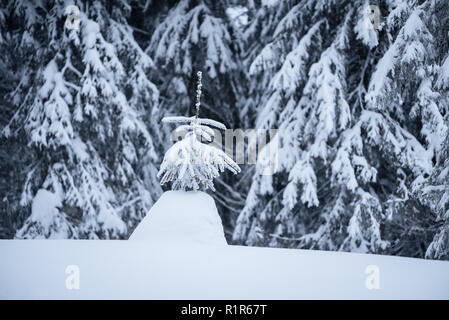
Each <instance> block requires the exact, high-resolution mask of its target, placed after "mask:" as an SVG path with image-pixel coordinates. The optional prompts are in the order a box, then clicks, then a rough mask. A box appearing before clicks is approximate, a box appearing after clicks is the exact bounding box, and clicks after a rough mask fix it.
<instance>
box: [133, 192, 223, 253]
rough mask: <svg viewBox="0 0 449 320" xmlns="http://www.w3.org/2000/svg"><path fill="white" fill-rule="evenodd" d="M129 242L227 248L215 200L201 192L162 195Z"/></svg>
mask: <svg viewBox="0 0 449 320" xmlns="http://www.w3.org/2000/svg"><path fill="white" fill-rule="evenodd" d="M129 240H145V241H151V242H153V243H161V244H166V243H204V244H213V245H227V242H226V239H225V236H224V232H223V225H222V222H221V218H220V216H219V215H218V211H217V208H216V207H215V201H214V200H213V199H212V197H211V196H209V195H208V194H206V193H204V192H199V191H167V192H165V193H164V194H162V196H161V198H160V199H159V200H158V201H157V202H156V203H155V204H154V206H153V207H152V208H151V210H150V211H149V212H148V214H147V216H146V217H145V218H144V219H143V220H142V221H141V222H140V224H139V225H138V226H137V228H136V229H135V230H134V232H133V233H132V234H131V236H130V237H129Z"/></svg>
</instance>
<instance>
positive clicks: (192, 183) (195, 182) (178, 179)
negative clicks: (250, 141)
mask: <svg viewBox="0 0 449 320" xmlns="http://www.w3.org/2000/svg"><path fill="white" fill-rule="evenodd" d="M201 87H202V83H201V71H199V72H198V87H197V91H196V99H197V101H196V104H195V107H196V113H195V116H194V117H190V118H189V117H165V118H163V119H162V121H163V122H167V123H184V124H183V125H181V126H179V127H178V128H177V129H176V130H185V131H187V133H186V135H185V136H184V138H183V139H182V140H181V141H178V142H176V143H175V144H174V145H173V146H172V147H171V148H170V149H169V150H168V151H167V153H166V154H165V157H164V160H163V162H162V165H161V168H160V170H159V173H158V176H159V177H160V178H161V184H162V185H164V184H165V183H167V182H170V181H172V182H173V184H172V189H173V190H180V189H181V190H186V189H189V190H198V189H200V188H204V189H208V188H210V189H212V190H214V191H215V188H214V184H213V179H214V178H216V177H218V176H219V175H220V172H222V171H224V170H225V169H229V170H230V171H231V172H233V173H234V174H236V173H238V172H240V168H239V166H238V165H237V164H236V163H235V162H234V161H233V160H232V159H231V158H230V157H229V156H228V155H227V154H226V153H225V152H223V150H221V149H218V148H215V147H213V146H211V145H208V144H204V143H202V139H204V140H206V141H207V142H212V138H213V136H214V131H213V130H212V129H211V128H210V127H208V126H212V127H215V128H217V129H221V130H226V127H225V126H224V125H223V124H222V123H220V122H217V121H214V120H210V119H200V118H199V117H198V114H199V108H200V98H201Z"/></svg>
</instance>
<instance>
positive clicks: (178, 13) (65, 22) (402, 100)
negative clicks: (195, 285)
mask: <svg viewBox="0 0 449 320" xmlns="http://www.w3.org/2000/svg"><path fill="white" fill-rule="evenodd" d="M0 3H1V6H0V75H1V76H0V110H1V113H0V141H1V142H0V145H1V148H0V238H2V239H12V238H16V239H43V238H51V239H128V237H129V235H130V234H131V233H132V231H133V230H134V229H135V227H136V226H137V224H138V223H139V222H140V221H141V220H142V219H143V217H144V216H145V214H146V213H147V212H148V211H149V209H150V208H151V207H152V205H153V203H154V202H155V201H156V200H157V199H158V198H159V197H160V195H161V194H162V192H163V190H165V186H161V185H160V182H159V179H158V177H157V174H158V170H159V168H160V165H161V162H162V159H163V157H164V154H165V152H166V151H167V150H168V148H169V147H170V146H171V145H172V142H171V141H170V136H171V131H170V128H169V127H168V126H164V125H162V124H161V119H162V118H163V117H167V116H172V115H181V116H186V117H190V116H193V115H194V114H195V96H196V93H195V90H196V74H197V71H199V70H201V71H202V77H203V87H202V98H201V99H202V101H201V117H202V118H209V119H213V120H215V121H219V122H221V123H223V124H225V125H226V127H227V128H233V129H238V128H239V129H242V130H247V129H265V130H270V129H277V137H276V138H277V139H278V156H277V159H278V166H277V170H276V172H274V173H273V174H271V175H266V174H261V173H262V172H261V171H262V170H263V167H262V166H261V165H258V164H249V163H248V164H244V165H240V167H241V172H240V173H239V174H237V175H234V174H232V173H229V172H228V173H225V174H222V175H221V178H217V179H215V181H214V182H215V184H214V185H215V189H216V190H215V192H213V193H212V192H211V195H212V196H213V197H214V199H215V202H216V205H217V208H218V212H219V213H220V216H221V218H222V220H223V224H224V227H225V234H226V238H227V241H228V243H230V244H239V245H249V246H269V247H281V248H299V249H315V250H331V251H348V252H362V253H376V254H388V255H399V256H408V257H417V258H428V259H442V260H449V130H448V127H449V1H447V0H247V1H244V0H222V1H214V0H176V1H175V0H167V1H157V0H113V1H106V0H105V1H98V0H90V1H88V0H86V1H76V0H73V1H62V0H53V1H50V0H11V1H7V0H0ZM249 144H250V142H249V141H248V143H247V146H249Z"/></svg>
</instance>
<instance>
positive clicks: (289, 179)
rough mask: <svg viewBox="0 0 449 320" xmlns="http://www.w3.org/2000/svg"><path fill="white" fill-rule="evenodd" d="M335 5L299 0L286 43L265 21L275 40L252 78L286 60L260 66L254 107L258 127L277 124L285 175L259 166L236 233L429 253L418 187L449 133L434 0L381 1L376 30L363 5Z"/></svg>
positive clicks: (293, 243)
mask: <svg viewBox="0 0 449 320" xmlns="http://www.w3.org/2000/svg"><path fill="white" fill-rule="evenodd" d="M337 2H338V1H337ZM337 2H330V3H328V4H327V5H322V4H323V2H316V3H312V2H308V1H298V2H297V4H296V5H294V6H292V7H291V8H290V9H289V10H288V12H287V13H285V14H284V15H285V17H284V18H283V19H282V21H292V22H291V23H289V24H288V23H287V24H286V25H290V26H293V25H294V22H296V23H298V22H300V21H301V22H303V28H304V29H302V28H296V29H294V28H293V29H288V28H286V29H284V30H286V34H285V35H283V37H282V38H283V39H289V40H288V41H285V42H283V41H282V40H280V37H279V33H276V32H272V31H271V30H270V29H269V27H267V28H268V29H266V30H267V32H269V33H270V32H271V37H272V42H269V41H268V45H266V46H265V48H263V49H260V54H259V56H256V57H255V58H254V60H253V62H252V63H251V64H247V66H248V68H249V70H250V74H251V75H252V76H255V75H256V74H254V73H251V70H253V69H255V66H256V65H260V63H259V61H261V62H266V61H268V60H269V59H268V57H269V56H270V54H271V55H273V56H277V57H280V61H281V64H278V65H272V68H271V69H269V68H266V67H261V68H260V70H261V71H260V72H261V74H262V75H257V77H261V76H263V77H265V79H266V80H264V83H267V84H269V85H268V88H269V90H266V91H265V92H263V91H261V92H263V93H262V95H261V96H258V97H257V99H258V100H257V101H255V102H254V104H253V105H255V106H257V109H256V110H257V113H258V117H257V119H256V126H257V127H261V128H273V127H278V128H279V133H278V137H279V140H280V143H279V145H280V149H279V155H278V158H279V172H278V173H276V174H275V175H274V176H273V177H266V176H261V175H260V174H259V173H260V170H261V169H260V168H256V172H255V174H254V175H253V181H252V185H251V187H250V188H249V191H248V196H247V198H246V205H245V207H244V209H243V210H242V212H241V214H240V216H239V218H238V220H237V226H236V229H235V231H234V235H233V238H234V240H235V241H236V242H238V243H241V242H244V243H247V244H250V245H271V246H288V247H300V248H315V249H327V250H345V251H359V252H376V253H381V252H383V253H388V252H393V253H395V254H403V255H408V256H421V257H422V256H423V255H424V252H423V250H422V247H426V246H427V245H428V244H429V242H430V241H429V239H431V238H429V235H431V234H432V232H434V231H432V226H434V225H435V222H434V218H435V217H434V216H433V214H432V211H431V209H430V208H429V207H428V206H426V205H425V204H422V203H421V202H420V201H419V200H418V199H416V197H414V196H413V192H412V189H413V185H416V184H417V183H418V182H419V181H420V180H421V179H424V178H423V177H426V176H428V175H429V174H430V173H431V172H432V170H433V163H434V162H433V161H432V159H437V158H438V157H439V155H438V154H439V152H438V150H440V149H441V143H442V139H443V138H444V135H445V132H446V124H445V123H444V121H443V115H444V114H446V110H445V109H444V108H445V104H444V103H440V102H441V101H442V100H444V99H443V98H442V97H441V95H440V91H441V90H439V89H438V88H437V87H436V86H435V81H436V76H437V74H438V72H439V71H438V70H439V69H440V67H439V64H438V54H437V53H436V51H437V50H436V49H435V47H436V46H437V42H436V40H435V39H436V37H437V36H438V33H439V32H438V31H437V30H436V28H434V25H435V19H434V18H435V16H433V15H428V14H426V13H427V12H434V11H433V10H434V6H435V2H433V1H425V2H424V3H421V4H417V3H416V2H414V1H388V2H383V1H381V2H379V3H378V5H379V8H380V10H382V11H383V12H384V13H385V12H387V13H388V14H387V17H386V19H385V20H386V23H381V24H380V26H379V28H377V29H376V28H367V26H370V25H369V24H367V19H368V18H369V14H367V5H368V3H367V2H366V1H352V2H344V3H342V2H338V3H337ZM299 8H301V10H299ZM265 10H266V8H264V9H263V10H261V9H260V11H261V12H262V15H264V14H265V12H266V11H265ZM368 13H369V12H368ZM253 16H258V14H257V13H256V14H253ZM304 16H305V17H307V18H304ZM368 22H369V21H368ZM250 26H251V22H250ZM282 28H283V27H282V23H280V24H279V26H278V29H282ZM298 29H299V31H298ZM261 33H263V31H262V32H261ZM292 39H293V40H292ZM295 39H297V40H295ZM311 39H313V40H311ZM292 43H293V44H297V45H295V46H291V44H292ZM274 44H276V46H274ZM272 48H277V49H276V52H277V53H278V54H277V55H276V54H274V53H273V52H274V50H273V49H272ZM443 51H444V50H443ZM269 52H271V53H269ZM263 57H264V58H263ZM372 66H374V67H372ZM273 69H274V71H273ZM419 212H421V215H420V214H419Z"/></svg>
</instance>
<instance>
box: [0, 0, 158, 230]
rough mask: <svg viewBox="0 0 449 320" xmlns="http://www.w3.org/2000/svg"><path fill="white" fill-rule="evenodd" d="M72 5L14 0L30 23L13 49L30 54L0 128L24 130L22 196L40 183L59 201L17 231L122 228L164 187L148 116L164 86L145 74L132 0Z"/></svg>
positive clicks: (20, 133) (27, 198)
mask: <svg viewBox="0 0 449 320" xmlns="http://www.w3.org/2000/svg"><path fill="white" fill-rule="evenodd" d="M75 5H76V6H77V7H78V8H79V13H77V12H76V10H75V11H73V10H72V11H70V10H67V8H66V5H65V2H64V1H56V2H55V3H53V4H50V3H45V4H44V3H42V4H33V3H31V2H28V1H24V2H18V3H12V2H11V3H9V6H8V7H7V8H8V15H9V17H8V18H9V19H10V20H12V19H16V20H17V21H19V25H20V26H21V27H22V28H23V29H19V30H16V31H15V34H14V35H13V36H14V37H17V40H20V41H17V43H20V44H19V45H18V47H17V49H16V50H17V52H16V54H17V55H18V56H29V57H31V59H29V61H27V63H24V65H23V66H22V67H21V69H20V73H19V74H20V75H21V77H20V80H19V83H18V85H17V87H16V89H15V90H14V91H12V93H11V94H10V97H11V100H12V101H13V102H14V104H15V105H16V108H17V110H16V113H15V114H14V116H13V117H12V118H11V120H10V122H9V123H8V125H7V126H6V127H5V128H4V129H3V135H4V137H6V139H7V140H8V141H16V140H17V139H22V138H23V139H24V140H26V142H25V144H28V146H29V147H30V148H31V149H30V151H27V152H28V154H27V155H26V157H27V158H28V159H29V162H27V163H26V164H23V165H24V167H22V170H23V169H25V168H27V175H26V176H25V181H24V182H23V184H22V186H21V199H20V205H21V206H25V207H26V206H27V207H28V208H29V206H30V204H31V203H32V202H33V198H34V197H35V196H36V194H37V193H38V192H41V193H42V192H43V191H42V190H47V191H48V192H50V193H52V194H55V197H57V198H58V199H59V201H60V206H58V208H57V210H53V211H51V213H49V214H48V215H46V216H45V217H43V216H42V215H40V214H39V212H38V211H36V212H34V211H33V212H32V213H31V214H29V218H28V219H27V220H26V222H25V224H24V225H23V227H22V228H21V229H20V230H19V231H18V232H17V234H16V237H19V238H36V237H45V238H52V237H56V236H57V237H65V238H118V237H125V236H126V235H127V233H128V232H129V231H130V229H132V228H133V227H134V226H135V225H136V224H137V222H138V221H140V220H141V218H142V217H143V214H144V213H145V212H146V211H147V210H148V209H149V208H150V207H151V205H152V203H153V201H154V200H155V199H157V197H158V196H159V194H160V192H161V189H160V188H159V187H158V183H157V170H156V167H155V166H154V163H155V162H156V161H157V154H156V152H155V147H154V143H153V138H152V135H151V134H150V131H149V129H148V126H147V124H145V122H144V120H146V121H148V119H149V115H152V116H154V117H156V116H155V113H156V112H157V109H156V108H153V106H154V105H156V101H157V99H158V91H157V89H156V87H155V85H154V84H153V83H152V82H151V81H150V80H149V78H148V72H149V70H151V68H153V67H154V65H153V62H152V60H151V59H150V57H149V56H148V55H146V54H145V53H144V52H143V50H142V49H141V48H140V46H139V45H138V44H137V43H136V42H135V40H134V37H133V33H132V29H131V27H130V26H129V25H128V24H127V15H129V14H130V11H129V10H130V8H129V6H128V5H127V3H126V2H121V3H114V4H111V5H108V6H105V5H104V4H103V3H101V2H92V3H90V2H88V3H81V2H76V3H75ZM42 6H43V7H42ZM72 9H73V7H72ZM72 18H74V19H75V20H70V19H72ZM77 19H79V20H78V21H77ZM78 22H79V24H78V27H76V26H77V23H78ZM67 25H69V27H67ZM72 25H73V26H74V27H73V28H72V27H71V26H72ZM149 190H150V191H149ZM33 203H34V202H33ZM29 209H30V208H29ZM36 210H37V209H36ZM53 226H58V227H57V229H58V230H56V229H55V228H56V227H55V228H54V227H53ZM63 230H65V234H61V232H62V231H63Z"/></svg>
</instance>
